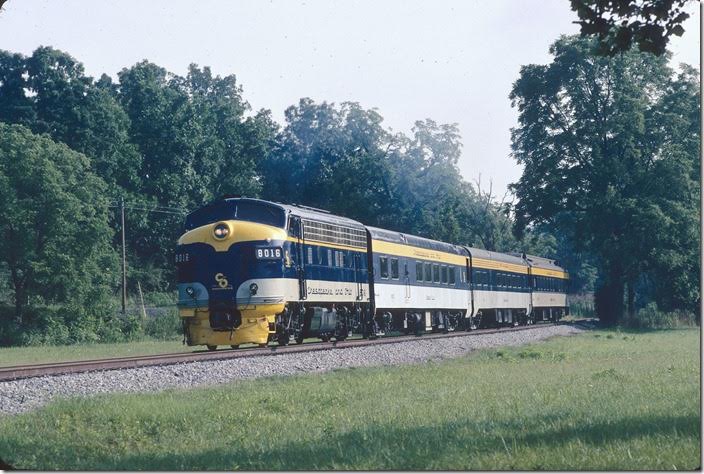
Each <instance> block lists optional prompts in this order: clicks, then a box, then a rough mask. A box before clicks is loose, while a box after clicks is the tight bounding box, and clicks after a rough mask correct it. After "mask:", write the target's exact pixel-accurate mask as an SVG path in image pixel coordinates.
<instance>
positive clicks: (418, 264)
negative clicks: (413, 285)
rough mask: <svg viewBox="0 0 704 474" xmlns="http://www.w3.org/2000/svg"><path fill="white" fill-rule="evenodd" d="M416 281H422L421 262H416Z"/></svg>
mask: <svg viewBox="0 0 704 474" xmlns="http://www.w3.org/2000/svg"><path fill="white" fill-rule="evenodd" d="M416 281H423V262H416Z"/></svg>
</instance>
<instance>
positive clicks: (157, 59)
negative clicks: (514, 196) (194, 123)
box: [0, 0, 699, 195]
mask: <svg viewBox="0 0 704 474" xmlns="http://www.w3.org/2000/svg"><path fill="white" fill-rule="evenodd" d="M697 5H698V4H697V3H696V2H692V3H691V4H690V5H689V9H688V11H690V13H692V15H693V16H692V18H690V19H689V20H688V21H687V22H686V23H685V25H684V26H685V30H687V31H686V33H685V34H684V36H683V37H682V38H676V39H675V40H674V41H673V43H672V46H671V49H672V50H673V52H674V53H675V56H674V58H673V62H674V63H675V64H678V63H680V62H686V63H689V64H693V65H697V66H698V64H699V14H698V11H699V9H698V8H697ZM574 20H576V14H575V13H573V12H572V11H571V10H570V8H569V0H475V1H468V0H462V1H430V0H425V1H408V0H404V1H389V0H383V1H382V0H377V1H351V0H344V1H343V0H338V1H330V0H325V1H323V0H305V1H292V0H291V1H283V0H282V1H279V0H277V1H264V0H251V1H250V0H247V1H244V0H242V1H225V0H222V1H204V0H201V1H176V0H168V1H166V0H163V1H152V0H150V1H133V0H119V1H103V0H101V1H89V0H72V1H65V0H64V1H57V0H53V1H48V0H47V1H41V0H9V1H8V2H7V3H6V4H5V6H4V8H3V10H2V12H0V49H5V50H9V51H13V52H20V53H23V54H26V55H29V54H31V52H32V51H33V50H34V49H35V48H36V47H37V46H40V45H45V46H53V47H55V48H59V49H61V50H64V51H67V52H68V53H70V54H71V55H72V56H74V57H75V58H77V59H78V60H79V61H81V62H83V64H84V66H85V69H86V71H87V73H88V74H89V75H93V76H96V77H97V76H99V75H100V74H101V73H103V72H105V73H107V74H109V75H111V76H113V77H116V74H117V72H118V71H120V70H121V69H122V68H124V67H128V66H131V65H132V64H134V63H136V62H137V61H140V60H142V59H148V60H150V61H152V62H154V63H156V64H158V65H160V66H163V67H165V68H166V69H168V70H169V71H171V72H174V73H176V74H181V75H184V74H185V73H186V70H187V67H188V64H189V63H193V62H194V63H197V64H198V65H201V66H210V67H211V68H212V70H213V72H214V73H216V74H220V75H227V74H236V75H237V78H238V80H239V82H240V84H241V85H242V86H243V88H244V97H245V98H246V99H247V100H248V101H249V103H250V104H251V105H252V107H253V108H254V109H259V108H267V109H270V110H272V112H273V113H274V117H275V118H276V119H277V120H278V121H279V122H280V123H283V111H284V110H285V109H286V107H288V106H290V105H293V104H295V103H297V102H298V99H299V98H301V97H311V98H313V99H315V100H316V101H323V100H325V101H328V102H336V103H339V102H343V101H356V102H359V103H361V105H362V106H364V107H367V108H372V107H373V108H377V109H378V111H379V112H380V114H381V115H382V116H383V117H384V119H385V121H384V123H385V125H386V126H387V127H391V128H393V129H394V130H397V131H403V132H406V133H408V132H410V129H411V127H412V126H413V123H414V121H416V120H420V119H424V118H431V119H433V120H435V121H437V122H440V123H453V122H456V123H457V124H459V128H460V132H461V134H462V142H463V145H464V147H463V154H462V158H461V159H460V163H459V166H460V169H461V171H462V174H463V175H464V177H465V179H467V180H469V181H474V180H476V179H477V178H478V176H479V175H480V174H481V177H482V185H483V187H485V188H486V187H487V186H488V183H489V180H492V181H493V183H494V190H495V192H496V193H497V194H500V195H503V192H504V190H505V189H506V186H507V185H508V184H509V183H511V182H513V181H516V180H517V179H518V178H519V177H520V174H521V168H520V167H519V166H518V165H517V164H516V163H515V162H514V161H513V160H512V159H511V158H510V156H509V153H510V135H509V129H510V128H511V127H512V126H515V125H516V116H517V114H516V111H515V110H514V109H512V108H511V105H510V101H509V100H508V94H509V92H510V89H511V84H512V83H513V82H514V81H515V80H516V78H517V77H518V72H519V69H520V67H521V65H524V64H529V63H546V62H548V61H549V59H550V56H549V54H548V47H549V45H550V44H551V43H552V42H553V41H554V40H555V39H556V38H557V37H558V36H559V35H560V34H572V33H576V32H577V31H578V27H577V25H574V24H573V23H572V22H573V21H574Z"/></svg>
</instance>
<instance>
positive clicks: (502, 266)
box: [472, 257, 528, 274]
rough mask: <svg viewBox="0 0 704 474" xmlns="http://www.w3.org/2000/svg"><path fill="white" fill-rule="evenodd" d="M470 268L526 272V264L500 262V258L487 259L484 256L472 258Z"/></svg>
mask: <svg viewBox="0 0 704 474" xmlns="http://www.w3.org/2000/svg"><path fill="white" fill-rule="evenodd" d="M472 268H482V269H484V268H486V269H488V270H503V271H505V272H514V273H525V274H527V273H528V266H523V265H517V264H515V263H507V262H502V261H500V260H487V259H484V258H474V257H473V258H472Z"/></svg>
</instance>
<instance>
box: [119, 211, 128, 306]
mask: <svg viewBox="0 0 704 474" xmlns="http://www.w3.org/2000/svg"><path fill="white" fill-rule="evenodd" d="M120 222H121V225H120V229H121V233H122V314H125V307H126V306H127V257H126V252H125V198H124V197H121V198H120Z"/></svg>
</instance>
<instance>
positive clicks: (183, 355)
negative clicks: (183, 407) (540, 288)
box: [0, 322, 578, 382]
mask: <svg viewBox="0 0 704 474" xmlns="http://www.w3.org/2000/svg"><path fill="white" fill-rule="evenodd" d="M558 324H569V323H547V324H546V323H542V324H534V325H530V326H517V327H508V328H498V329H477V330H474V331H469V332H467V331H456V332H449V333H432V334H424V335H421V336H415V335H411V336H406V335H404V336H393V337H380V338H376V339H353V340H347V341H329V342H323V341H320V342H310V343H304V344H296V345H290V346H271V347H261V348H260V347H252V348H243V349H226V350H218V351H209V352H205V351H195V352H176V353H171V354H154V355H144V356H131V357H114V358H106V359H93V360H78V361H68V362H57V363H48V364H31V365H17V366H12V367H0V382H6V381H10V380H19V379H28V378H34V377H43V376H54V375H64V374H73V373H82V372H95V371H103V370H115V369H134V368H138V367H154V366H161V365H175V364H185V363H192V362H202V361H213V360H228V359H242V358H253V357H263V356H271V355H281V354H296V353H301V352H314V351H324V350H329V349H348V348H353V347H366V346H372V345H381V344H399V343H402V342H408V341H427V340H434V339H444V338H451V337H473V336H480V335H484V334H495V333H509V332H516V331H526V330H531V329H538V328H541V327H548V326H556V325H558ZM572 324H578V322H574V323H572Z"/></svg>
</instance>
